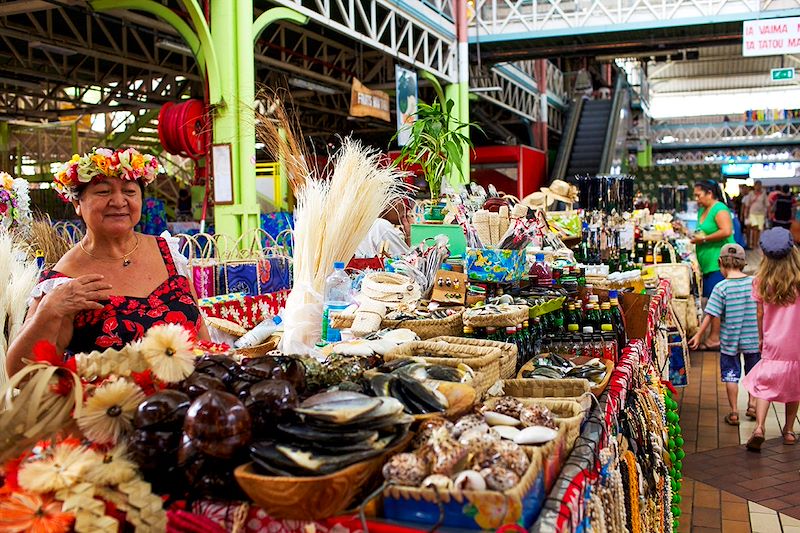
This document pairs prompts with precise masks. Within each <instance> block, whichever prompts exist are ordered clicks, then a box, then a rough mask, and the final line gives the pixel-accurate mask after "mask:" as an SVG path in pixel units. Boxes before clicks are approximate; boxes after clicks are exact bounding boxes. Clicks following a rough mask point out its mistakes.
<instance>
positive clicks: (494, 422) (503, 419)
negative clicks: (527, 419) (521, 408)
mask: <svg viewBox="0 0 800 533" xmlns="http://www.w3.org/2000/svg"><path fill="white" fill-rule="evenodd" d="M483 417H484V418H485V419H486V423H487V424H489V425H490V426H518V425H519V424H520V421H519V420H517V419H516V418H513V417H510V416H507V415H503V414H500V413H497V412H495V411H486V412H485V413H483Z"/></svg>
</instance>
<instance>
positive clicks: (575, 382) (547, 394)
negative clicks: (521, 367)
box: [502, 379, 591, 400]
mask: <svg viewBox="0 0 800 533" xmlns="http://www.w3.org/2000/svg"><path fill="white" fill-rule="evenodd" d="M502 385H503V395H504V396H515V397H517V398H559V399H569V400H577V399H578V398H580V397H582V396H583V395H584V394H586V393H587V392H590V391H591V387H590V386H589V382H588V381H586V380H585V379H506V380H503V382H502Z"/></svg>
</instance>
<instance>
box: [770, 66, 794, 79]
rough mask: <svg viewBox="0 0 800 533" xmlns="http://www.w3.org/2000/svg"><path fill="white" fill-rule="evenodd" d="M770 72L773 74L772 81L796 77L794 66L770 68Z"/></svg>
mask: <svg viewBox="0 0 800 533" xmlns="http://www.w3.org/2000/svg"><path fill="white" fill-rule="evenodd" d="M770 74H772V81H778V80H793V79H794V69H793V68H774V69H772V70H770Z"/></svg>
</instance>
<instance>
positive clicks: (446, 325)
mask: <svg viewBox="0 0 800 533" xmlns="http://www.w3.org/2000/svg"><path fill="white" fill-rule="evenodd" d="M462 315H463V311H459V312H457V313H454V314H452V315H450V316H448V317H446V318H423V319H419V320H386V319H383V321H382V322H381V329H400V328H405V329H410V330H411V331H413V332H414V333H416V334H417V336H418V337H419V338H420V339H422V340H427V339H430V338H431V337H436V336H439V335H461V334H462V333H463V332H464V323H463V322H462ZM330 320H331V326H333V327H334V328H336V329H347V328H350V327H352V325H353V320H355V316H354V315H350V314H344V313H331V316H330Z"/></svg>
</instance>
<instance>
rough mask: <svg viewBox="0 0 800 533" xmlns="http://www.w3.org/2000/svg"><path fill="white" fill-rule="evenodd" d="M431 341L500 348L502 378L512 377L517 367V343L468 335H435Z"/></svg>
mask: <svg viewBox="0 0 800 533" xmlns="http://www.w3.org/2000/svg"><path fill="white" fill-rule="evenodd" d="M430 341H431V342H446V343H449V344H463V345H465V346H478V347H479V348H497V349H498V350H500V379H511V378H513V377H514V373H515V371H516V369H517V345H516V344H512V343H510V342H500V341H490V340H487V339H470V338H467V337H446V336H442V337H434V338H432V339H430Z"/></svg>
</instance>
